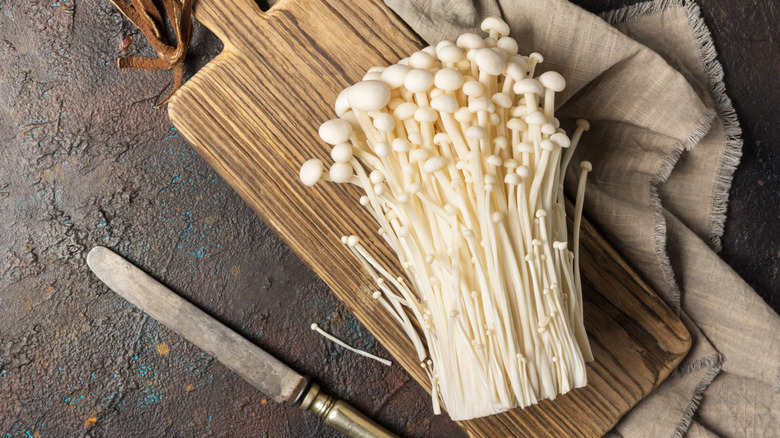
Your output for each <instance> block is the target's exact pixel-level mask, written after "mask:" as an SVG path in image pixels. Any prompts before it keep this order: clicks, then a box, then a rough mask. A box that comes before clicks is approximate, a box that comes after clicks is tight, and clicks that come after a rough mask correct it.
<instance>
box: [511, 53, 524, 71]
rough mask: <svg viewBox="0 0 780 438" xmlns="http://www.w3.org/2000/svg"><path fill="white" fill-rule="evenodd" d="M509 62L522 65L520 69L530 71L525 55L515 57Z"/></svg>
mask: <svg viewBox="0 0 780 438" xmlns="http://www.w3.org/2000/svg"><path fill="white" fill-rule="evenodd" d="M509 62H515V63H517V64H519V65H520V67H523V68H524V69H525V70H528V61H527V60H526V59H525V56H523V55H514V56H511V57H509Z"/></svg>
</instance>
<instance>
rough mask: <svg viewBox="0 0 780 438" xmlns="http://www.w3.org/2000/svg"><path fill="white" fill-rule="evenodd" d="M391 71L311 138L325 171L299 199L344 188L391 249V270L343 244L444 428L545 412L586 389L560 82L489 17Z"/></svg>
mask: <svg viewBox="0 0 780 438" xmlns="http://www.w3.org/2000/svg"><path fill="white" fill-rule="evenodd" d="M482 30H484V31H485V32H488V36H487V37H485V38H483V37H481V36H479V35H476V34H473V33H467V34H464V35H461V36H460V37H459V38H457V40H456V41H455V42H451V41H442V42H441V43H439V44H437V45H436V46H435V47H434V46H429V47H426V48H425V49H423V50H421V51H419V52H417V53H414V54H412V55H411V56H409V57H408V58H405V59H403V60H401V61H399V62H398V63H397V64H395V65H391V66H388V67H374V68H372V69H371V70H369V72H368V73H367V74H366V76H365V77H364V79H363V81H361V82H358V83H357V84H355V85H352V86H351V87H349V88H347V89H345V90H344V91H343V92H342V93H341V94H340V95H339V97H338V99H337V100H336V103H335V109H336V114H337V116H338V118H336V119H333V120H329V121H327V122H325V123H323V124H322V126H321V127H320V130H319V134H320V137H321V138H322V139H323V140H324V141H325V142H326V143H328V144H330V145H332V150H331V154H330V155H331V158H332V159H333V164H331V165H330V168H329V169H328V170H326V169H325V166H324V164H323V163H322V162H321V161H320V160H318V159H312V160H309V161H307V162H306V163H304V164H303V166H301V171H300V178H301V181H302V182H303V183H304V184H306V185H309V186H310V185H314V184H315V183H317V181H319V180H320V179H325V180H328V181H332V182H337V183H351V184H354V185H356V186H358V187H360V188H361V189H362V190H363V191H365V195H363V196H361V197H360V204H361V205H362V206H364V207H365V208H366V209H367V210H368V211H369V212H370V213H371V215H372V216H373V217H374V219H375V220H376V221H377V223H378V224H379V226H380V228H379V234H380V235H381V236H382V237H383V238H384V239H385V241H386V242H387V244H388V245H389V246H390V247H391V248H392V249H393V251H395V253H396V254H397V256H398V259H399V261H400V263H401V266H402V267H403V269H404V271H405V274H406V275H405V276H402V275H400V273H398V272H390V271H389V270H388V269H387V268H386V267H384V266H382V264H381V263H379V262H378V261H377V259H376V258H375V257H374V256H373V255H372V253H371V251H370V250H369V248H368V247H367V246H365V245H363V243H362V242H361V241H360V239H359V238H358V237H357V236H354V235H350V236H345V237H343V238H342V242H343V243H344V244H345V245H346V246H347V247H348V248H349V250H350V251H352V252H353V253H354V255H355V256H356V257H357V258H358V259H359V260H360V261H361V262H362V264H363V266H364V267H365V269H366V271H367V272H368V273H369V274H370V275H371V276H372V277H373V279H374V282H375V285H376V291H375V292H374V294H373V298H375V299H376V300H377V301H378V302H379V304H380V305H381V306H382V307H383V308H384V309H385V310H386V311H387V312H388V313H389V314H390V315H391V316H392V317H393V319H394V320H395V321H397V323H398V324H399V325H400V327H401V328H402V329H403V331H404V332H405V333H406V335H407V336H408V337H409V338H410V340H411V341H412V343H413V344H414V346H415V348H416V350H417V356H418V359H419V361H420V365H421V366H422V367H423V368H424V369H425V372H426V373H427V376H428V378H429V379H430V385H431V394H432V401H433V406H434V410H435V412H437V413H439V412H441V409H442V408H444V409H446V411H447V412H448V413H449V415H450V416H451V417H452V418H453V419H454V420H467V419H470V418H475V417H481V416H485V415H491V414H496V413H499V412H503V411H506V410H508V409H512V408H514V407H517V406H520V407H525V406H528V405H531V404H534V403H537V402H539V401H540V400H544V399H553V398H555V397H556V396H557V395H558V394H563V393H565V392H567V391H569V390H571V389H573V388H579V387H582V386H584V385H585V384H586V370H585V363H586V362H587V361H590V360H592V354H591V350H590V345H589V343H588V339H587V335H586V333H585V327H584V324H583V314H582V312H583V307H582V288H581V283H580V278H579V250H578V248H577V246H578V239H579V230H578V228H579V223H580V220H581V214H582V204H583V194H584V187H585V179H586V176H587V173H588V171H590V170H591V165H590V163H588V162H583V163H581V165H580V167H581V169H582V173H581V179H580V186H579V191H578V193H577V199H576V206H575V211H576V217H575V219H574V223H575V229H574V239H573V242H569V240H568V234H567V230H566V213H565V208H564V195H563V175H564V172H565V169H566V165H568V163H569V161H570V160H571V156H572V151H573V150H574V148H575V147H576V145H577V142H578V141H579V138H580V136H581V134H582V131H583V130H587V129H588V124H587V122H585V121H584V120H582V121H578V122H577V130H576V131H575V133H574V135H573V137H572V138H571V139H570V138H569V137H568V136H567V135H566V133H565V132H564V131H563V130H562V129H560V128H559V123H558V120H557V119H556V118H555V113H554V111H555V93H557V92H560V91H562V90H563V89H564V87H565V85H566V84H565V80H564V78H563V77H562V76H561V75H560V74H558V73H556V72H552V71H548V72H545V73H543V74H541V75H540V76H538V77H534V70H535V68H536V66H537V64H539V63H541V62H542V60H543V58H542V56H541V55H539V54H538V53H532V54H531V55H529V56H522V55H518V54H517V43H516V42H515V41H514V40H512V39H511V38H509V36H508V35H509V26H508V25H507V24H506V23H504V22H503V21H502V20H500V19H498V18H488V19H486V20H485V21H484V22H483V23H482Z"/></svg>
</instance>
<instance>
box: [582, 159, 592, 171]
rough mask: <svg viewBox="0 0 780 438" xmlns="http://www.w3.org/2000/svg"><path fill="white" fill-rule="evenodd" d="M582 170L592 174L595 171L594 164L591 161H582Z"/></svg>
mask: <svg viewBox="0 0 780 438" xmlns="http://www.w3.org/2000/svg"><path fill="white" fill-rule="evenodd" d="M580 169H582V170H584V171H586V172H591V171H592V170H593V164H592V163H591V162H590V161H582V162H580Z"/></svg>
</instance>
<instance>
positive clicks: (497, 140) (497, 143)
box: [493, 136, 507, 149]
mask: <svg viewBox="0 0 780 438" xmlns="http://www.w3.org/2000/svg"><path fill="white" fill-rule="evenodd" d="M506 144H507V142H506V137H502V136H497V137H494V138H493V146H494V147H497V148H499V149H503V148H505V147H506Z"/></svg>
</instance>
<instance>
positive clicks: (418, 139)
mask: <svg viewBox="0 0 780 438" xmlns="http://www.w3.org/2000/svg"><path fill="white" fill-rule="evenodd" d="M406 138H408V139H409V142H410V143H412V144H416V145H420V144H422V142H423V138H422V134H420V133H419V132H413V133H411V134H409V135H408V136H407V137H406Z"/></svg>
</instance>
